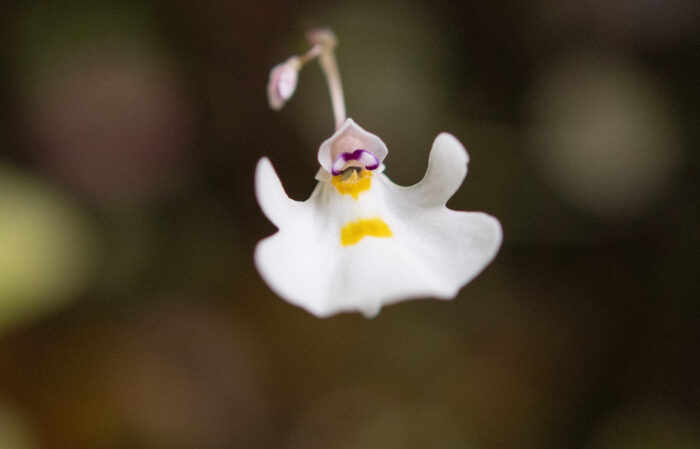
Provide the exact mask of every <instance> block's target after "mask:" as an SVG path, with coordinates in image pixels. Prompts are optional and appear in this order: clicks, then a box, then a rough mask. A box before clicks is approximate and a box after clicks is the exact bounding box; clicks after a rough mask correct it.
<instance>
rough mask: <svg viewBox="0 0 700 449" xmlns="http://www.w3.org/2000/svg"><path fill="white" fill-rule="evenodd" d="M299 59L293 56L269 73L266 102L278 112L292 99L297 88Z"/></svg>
mask: <svg viewBox="0 0 700 449" xmlns="http://www.w3.org/2000/svg"><path fill="white" fill-rule="evenodd" d="M299 66H300V63H299V58H297V57H296V56H293V57H291V58H289V59H287V60H286V61H285V62H283V63H281V64H277V65H276V66H274V67H273V68H272V71H270V81H268V84H267V100H268V102H269V103H270V107H271V108H272V109H274V110H275V111H279V110H280V109H282V107H283V106H284V105H285V104H286V103H287V101H288V100H289V99H290V98H292V95H294V91H295V90H296V88H297V80H298V77H299Z"/></svg>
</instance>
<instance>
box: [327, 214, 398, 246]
mask: <svg viewBox="0 0 700 449" xmlns="http://www.w3.org/2000/svg"><path fill="white" fill-rule="evenodd" d="M392 236H393V234H392V233H391V229H389V225H387V224H386V223H385V222H384V220H382V219H381V218H379V217H375V218H363V219H361V220H357V221H351V222H349V223H346V224H345V226H343V229H341V230H340V243H342V244H343V246H350V245H354V244H356V243H357V242H359V241H360V240H362V238H363V237H392Z"/></svg>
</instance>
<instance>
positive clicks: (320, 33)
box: [302, 30, 346, 129]
mask: <svg viewBox="0 0 700 449" xmlns="http://www.w3.org/2000/svg"><path fill="white" fill-rule="evenodd" d="M306 37H307V39H308V40H309V42H310V43H311V44H313V45H314V46H313V48H311V50H309V51H308V52H307V53H306V54H305V55H303V56H302V60H304V59H306V57H307V56H308V57H309V59H312V58H314V57H316V56H317V55H318V56H319V62H320V63H321V70H322V71H323V75H324V76H325V77H326V82H327V83H328V91H329V92H330V94H331V105H332V106H333V117H334V118H335V129H339V128H340V127H341V126H342V125H343V123H345V118H346V116H345V97H344V95H343V84H342V82H341V81H340V72H339V71H338V63H337V61H336V59H335V51H334V49H335V46H336V45H337V44H338V40H337V39H336V37H335V35H334V34H333V32H332V31H330V30H313V31H310V32H309V33H307V36H306ZM304 62H306V61H304Z"/></svg>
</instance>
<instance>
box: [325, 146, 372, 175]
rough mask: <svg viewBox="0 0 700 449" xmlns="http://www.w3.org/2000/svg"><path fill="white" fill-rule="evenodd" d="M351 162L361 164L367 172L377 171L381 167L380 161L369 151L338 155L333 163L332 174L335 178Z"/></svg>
mask: <svg viewBox="0 0 700 449" xmlns="http://www.w3.org/2000/svg"><path fill="white" fill-rule="evenodd" d="M350 161H357V162H359V163H360V164H361V165H362V166H363V167H364V168H366V169H367V170H375V169H376V168H377V167H379V159H377V158H376V156H375V155H373V154H372V153H370V152H369V151H367V150H363V149H361V148H360V149H357V150H355V151H353V152H352V153H348V152H345V153H341V154H340V155H338V157H336V158H335V160H334V161H333V167H332V170H331V174H332V175H333V176H338V175H339V174H340V173H341V172H342V171H343V167H345V164H347V163H348V162H350Z"/></svg>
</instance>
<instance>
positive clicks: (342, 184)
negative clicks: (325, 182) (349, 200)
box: [331, 170, 372, 200]
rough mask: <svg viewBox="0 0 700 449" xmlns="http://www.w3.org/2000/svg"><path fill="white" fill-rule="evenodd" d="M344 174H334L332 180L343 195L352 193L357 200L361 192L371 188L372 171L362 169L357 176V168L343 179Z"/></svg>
mask: <svg viewBox="0 0 700 449" xmlns="http://www.w3.org/2000/svg"><path fill="white" fill-rule="evenodd" d="M343 176H344V175H343V174H342V173H341V174H339V175H337V176H333V179H332V180H331V181H332V182H333V185H334V186H335V188H336V189H338V192H340V193H341V194H343V195H352V197H353V199H355V200H356V199H357V197H358V196H360V193H362V192H364V191H365V190H369V188H370V187H371V186H372V172H371V171H369V170H362V172H360V176H357V171H356V170H352V173H351V174H350V176H347V177H346V179H343Z"/></svg>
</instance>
